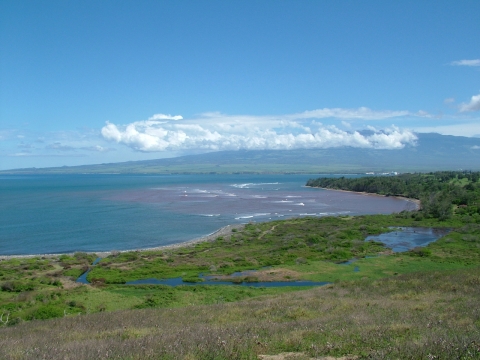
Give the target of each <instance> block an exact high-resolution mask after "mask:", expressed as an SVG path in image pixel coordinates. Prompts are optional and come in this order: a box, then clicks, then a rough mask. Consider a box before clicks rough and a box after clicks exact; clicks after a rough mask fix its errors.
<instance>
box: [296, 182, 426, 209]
mask: <svg viewBox="0 0 480 360" xmlns="http://www.w3.org/2000/svg"><path fill="white" fill-rule="evenodd" d="M305 187H309V188H312V189H322V190H330V191H341V192H347V193H352V194H359V195H366V196H380V197H391V198H395V199H401V200H405V201H407V202H410V203H413V204H415V209H414V210H420V207H421V203H420V200H418V199H412V198H407V197H405V196H387V195H382V194H375V193H369V192H365V191H352V190H342V189H330V188H323V187H318V186H307V185H305ZM409 211H412V210H409Z"/></svg>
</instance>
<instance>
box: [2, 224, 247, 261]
mask: <svg viewBox="0 0 480 360" xmlns="http://www.w3.org/2000/svg"><path fill="white" fill-rule="evenodd" d="M244 226H245V224H231V225H226V226H224V227H221V228H220V229H218V230H215V231H214V232H212V233H210V234H208V235H204V236H201V237H198V238H195V239H192V240H187V241H184V242H180V243H176V244H169V245H160V246H155V247H150V248H142V249H130V250H109V251H75V252H69V253H62V254H27V255H0V261H1V260H9V259H32V258H37V257H40V258H45V259H54V258H58V257H60V256H62V255H69V256H72V255H74V254H75V253H77V252H81V253H86V254H96V255H97V256H98V257H101V258H104V257H107V256H109V255H112V254H113V253H125V252H132V251H135V252H146V251H161V250H173V249H180V248H183V247H188V246H192V245H196V244H199V243H203V242H212V241H213V240H215V239H216V238H217V237H219V236H225V235H230V234H231V233H232V230H233V229H236V230H240V229H242V228H243V227H244Z"/></svg>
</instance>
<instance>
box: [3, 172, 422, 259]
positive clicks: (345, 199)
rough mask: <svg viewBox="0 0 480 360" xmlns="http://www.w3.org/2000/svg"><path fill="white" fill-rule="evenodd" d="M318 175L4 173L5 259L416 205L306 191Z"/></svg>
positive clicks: (144, 244)
mask: <svg viewBox="0 0 480 360" xmlns="http://www.w3.org/2000/svg"><path fill="white" fill-rule="evenodd" d="M319 176H320V175H316V174H312V175H114V174H112V175H26V176H17V175H2V176H0V255H22V254H49V253H66V252H74V251H94V252H95V251H108V250H128V249H142V248H149V247H156V246H161V245H168V244H173V243H179V242H183V241H188V240H192V239H194V238H197V237H200V236H204V235H207V234H210V233H212V232H214V231H215V230H217V229H219V228H220V227H222V226H225V225H228V224H233V223H245V222H249V221H268V220H270V219H281V218H286V217H294V216H326V215H338V214H370V213H391V212H398V211H402V210H405V209H411V208H412V206H413V204H411V203H410V202H407V201H405V200H401V199H395V198H385V197H377V196H366V195H362V194H352V193H347V192H339V191H328V190H322V189H312V188H307V187H305V186H304V185H305V183H306V181H307V180H308V179H310V178H316V177H319Z"/></svg>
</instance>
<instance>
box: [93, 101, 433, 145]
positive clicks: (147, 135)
mask: <svg viewBox="0 0 480 360" xmlns="http://www.w3.org/2000/svg"><path fill="white" fill-rule="evenodd" d="M407 115H414V114H410V113H409V112H408V111H373V110H371V109H369V108H364V107H362V108H359V109H340V108H333V109H329V108H325V109H318V110H313V111H305V112H303V113H298V114H289V115H282V116H249V115H239V116H235V115H233V116H232V115H225V114H221V113H206V114H202V115H201V116H200V117H198V118H196V119H183V117H182V116H179V115H177V116H171V115H164V114H156V115H153V116H152V117H150V118H149V119H148V120H143V121H136V122H133V123H130V124H127V125H116V124H113V123H111V122H107V123H106V125H105V126H104V127H103V128H102V130H101V133H102V136H103V137H104V138H105V139H106V140H109V141H115V142H117V143H119V144H123V145H126V146H128V147H130V148H132V149H134V150H137V151H142V152H160V151H188V150H205V151H221V150H240V149H246V150H266V149H271V150H284V149H300V148H334V147H342V146H350V147H357V148H372V149H401V148H403V147H404V146H405V145H407V144H410V145H414V144H415V141H416V139H417V137H416V136H415V134H414V133H413V132H412V131H410V130H405V129H400V128H398V127H395V126H392V127H389V128H387V129H383V130H376V129H374V128H372V129H373V131H370V132H369V133H368V134H366V133H360V132H358V131H346V130H342V129H340V128H338V127H336V126H334V125H324V124H322V123H321V122H319V121H318V120H319V119H322V118H336V119H341V120H358V119H361V120H385V119H389V118H394V117H399V116H407ZM415 116H425V114H415Z"/></svg>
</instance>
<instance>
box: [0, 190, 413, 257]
mask: <svg viewBox="0 0 480 360" xmlns="http://www.w3.org/2000/svg"><path fill="white" fill-rule="evenodd" d="M305 187H309V188H316V189H323V190H329V191H342V192H348V193H353V194H359V195H365V196H381V197H387V196H386V195H381V194H375V193H367V192H360V191H350V190H341V189H329V188H322V187H316V186H305ZM390 197H392V198H397V199H402V200H405V201H407V202H409V203H413V204H414V205H415V209H414V210H413V211H415V210H419V209H420V200H417V199H411V198H406V197H403V196H390ZM407 211H412V210H407ZM244 226H245V224H230V225H226V226H223V227H221V228H220V229H218V230H216V231H214V232H212V233H211V234H208V235H204V236H201V237H198V238H195V239H192V240H187V241H184V242H180V243H175V244H169V245H160V246H155V247H150V248H142V249H130V250H108V251H74V252H68V253H61V254H26V255H0V261H2V260H9V259H29V258H37V257H40V258H45V259H54V258H58V257H60V256H62V255H68V256H72V255H74V254H75V253H77V252H81V253H87V254H96V255H97V256H98V257H100V258H104V257H107V256H109V255H112V254H113V253H125V252H131V251H135V252H146V251H161V250H173V249H180V248H183V247H188V246H192V245H196V244H199V243H202V242H211V241H213V240H215V239H216V238H217V237H219V236H224V235H229V234H231V233H232V230H233V229H237V230H238V229H242V228H243V227H244Z"/></svg>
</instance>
